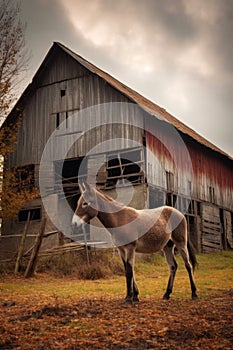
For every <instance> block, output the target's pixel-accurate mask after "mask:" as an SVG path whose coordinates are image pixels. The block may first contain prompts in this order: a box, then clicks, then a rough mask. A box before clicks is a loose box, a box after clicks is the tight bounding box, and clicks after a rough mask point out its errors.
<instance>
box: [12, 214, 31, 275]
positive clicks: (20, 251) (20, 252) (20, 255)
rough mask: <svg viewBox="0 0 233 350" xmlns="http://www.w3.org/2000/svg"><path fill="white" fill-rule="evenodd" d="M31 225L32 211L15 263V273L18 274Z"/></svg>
mask: <svg viewBox="0 0 233 350" xmlns="http://www.w3.org/2000/svg"><path fill="white" fill-rule="evenodd" d="M29 225H30V211H29V212H28V217H27V221H26V224H25V226H24V230H23V234H22V237H21V241H20V244H19V249H18V255H17V259H16V263H15V274H17V273H18V272H19V268H20V263H21V259H22V256H23V249H24V244H25V240H26V236H27V233H28V230H29Z"/></svg>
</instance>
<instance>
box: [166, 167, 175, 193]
mask: <svg viewBox="0 0 233 350" xmlns="http://www.w3.org/2000/svg"><path fill="white" fill-rule="evenodd" d="M166 183H167V190H168V192H173V191H174V174H173V173H172V172H171V171H166Z"/></svg>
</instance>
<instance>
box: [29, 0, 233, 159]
mask: <svg viewBox="0 0 233 350" xmlns="http://www.w3.org/2000/svg"><path fill="white" fill-rule="evenodd" d="M23 8H24V16H25V18H26V20H27V22H28V32H27V37H28V40H29V42H30V44H31V48H32V52H33V55H34V61H33V62H34V65H36V64H37V65H39V64H40V63H41V62H42V60H43V58H44V56H45V54H46V52H47V51H48V48H49V47H50V46H51V44H52V41H61V42H63V43H64V44H65V45H67V46H68V47H70V48H71V49H73V50H74V51H75V52H77V53H79V54H81V55H82V56H84V57H85V58H87V59H88V60H90V61H91V62H93V63H94V64H96V65H98V66H99V67H100V68H102V69H104V70H106V71H108V72H109V73H110V74H112V75H113V76H115V77H116V78H118V79H120V80H121V81H123V82H125V83H126V84H128V85H129V86H131V87H132V88H134V89H136V90H137V91H139V92H140V93H142V94H143V95H145V96H147V97H148V98H150V99H152V100H153V101H154V102H156V103H157V104H159V105H161V106H162V107H164V108H166V109H167V110H168V111H170V112H171V113H172V114H173V115H175V116H176V117H178V118H179V119H181V120H182V121H183V122H184V123H186V124H188V125H189V126H191V127H193V128H194V129H195V130H196V131H197V132H199V133H201V134H202V135H203V136H205V137H207V138H208V139H209V140H210V141H212V142H214V143H216V144H217V145H220V146H221V145H223V147H224V148H225V149H226V150H227V151H228V152H229V153H231V152H232V153H233V149H232V141H231V139H232V138H231V137H230V130H231V126H230V122H231V119H232V110H233V99H232V96H233V41H232V38H231V37H232V33H233V2H232V1H229V0H221V1H220V0H205V1H203V0H189V1H186V0H173V1H171V0H147V1H141V0H118V1H115V0H91V1H88V0H66V1H63V0H50V1H46V0H34V1H33V2H32V1H30V0H23ZM219 118H221V121H222V122H221V132H219Z"/></svg>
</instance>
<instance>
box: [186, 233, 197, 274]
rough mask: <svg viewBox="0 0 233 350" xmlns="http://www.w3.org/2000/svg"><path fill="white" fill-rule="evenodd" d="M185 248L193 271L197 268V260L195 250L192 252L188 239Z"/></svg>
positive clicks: (191, 245)
mask: <svg viewBox="0 0 233 350" xmlns="http://www.w3.org/2000/svg"><path fill="white" fill-rule="evenodd" d="M187 247H188V252H189V258H190V262H191V264H192V267H193V271H194V270H195V267H197V266H198V263H197V258H196V255H195V250H194V247H193V244H192V243H191V241H190V239H189V240H188V243H187Z"/></svg>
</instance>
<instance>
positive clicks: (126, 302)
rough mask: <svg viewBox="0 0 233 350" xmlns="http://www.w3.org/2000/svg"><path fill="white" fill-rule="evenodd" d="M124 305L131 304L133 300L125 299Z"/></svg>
mask: <svg viewBox="0 0 233 350" xmlns="http://www.w3.org/2000/svg"><path fill="white" fill-rule="evenodd" d="M124 303H125V304H132V303H133V299H132V298H128V297H126V298H125V301H124Z"/></svg>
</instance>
